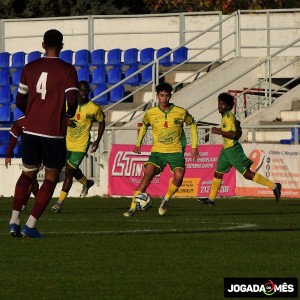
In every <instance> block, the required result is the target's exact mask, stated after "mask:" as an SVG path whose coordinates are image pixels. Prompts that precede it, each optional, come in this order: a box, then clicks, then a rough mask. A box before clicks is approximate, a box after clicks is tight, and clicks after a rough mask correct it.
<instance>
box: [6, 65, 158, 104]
mask: <svg viewBox="0 0 300 300" xmlns="http://www.w3.org/2000/svg"><path fill="white" fill-rule="evenodd" d="M138 70H139V67H137V66H136V67H129V68H127V69H126V70H125V71H124V72H123V71H122V68H121V67H113V68H111V69H110V70H108V71H106V68H105V67H97V68H95V69H94V70H93V71H92V72H91V71H90V69H89V68H81V69H78V70H77V74H78V80H79V81H80V80H85V81H87V82H89V83H90V84H91V85H92V86H93V88H94V86H97V85H99V84H103V83H105V84H107V85H113V84H116V83H118V82H120V81H121V80H122V79H124V78H126V77H129V76H130V75H132V74H133V73H135V72H137V71H138ZM21 72H22V69H19V70H17V71H15V72H14V73H13V74H12V76H10V75H9V71H8V70H0V103H6V102H15V98H16V92H17V86H18V84H19V82H20V77H21ZM152 77H153V76H152V67H147V68H146V69H144V70H142V71H141V72H140V73H138V74H136V75H134V76H133V77H131V78H129V79H128V80H126V82H125V84H129V85H131V86H139V85H141V84H146V83H148V82H149V81H151V80H152Z"/></svg>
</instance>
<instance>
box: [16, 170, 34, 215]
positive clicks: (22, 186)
mask: <svg viewBox="0 0 300 300" xmlns="http://www.w3.org/2000/svg"><path fill="white" fill-rule="evenodd" d="M31 182H32V178H30V177H28V176H27V175H25V174H23V173H22V174H21V176H20V177H19V179H18V181H17V184H16V188H15V195H14V202H13V210H16V211H21V209H22V206H23V204H24V203H25V201H26V200H27V197H28V188H29V186H30V184H31Z"/></svg>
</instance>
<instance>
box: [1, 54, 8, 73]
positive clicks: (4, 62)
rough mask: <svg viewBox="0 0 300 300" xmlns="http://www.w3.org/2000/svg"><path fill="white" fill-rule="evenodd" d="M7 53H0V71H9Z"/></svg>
mask: <svg viewBox="0 0 300 300" xmlns="http://www.w3.org/2000/svg"><path fill="white" fill-rule="evenodd" d="M9 59H10V53H9V52H0V70H2V69H9Z"/></svg>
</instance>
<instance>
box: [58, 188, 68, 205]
mask: <svg viewBox="0 0 300 300" xmlns="http://www.w3.org/2000/svg"><path fill="white" fill-rule="evenodd" d="M67 196H68V193H66V192H64V191H61V192H60V194H59V198H58V201H59V202H60V203H63V202H64V200H65V199H66V198H67Z"/></svg>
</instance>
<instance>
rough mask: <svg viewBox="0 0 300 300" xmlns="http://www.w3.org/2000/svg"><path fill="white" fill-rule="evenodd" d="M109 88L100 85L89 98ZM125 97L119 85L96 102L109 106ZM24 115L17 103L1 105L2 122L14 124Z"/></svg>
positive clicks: (15, 91) (15, 92)
mask: <svg viewBox="0 0 300 300" xmlns="http://www.w3.org/2000/svg"><path fill="white" fill-rule="evenodd" d="M107 88H108V86H107V85H106V84H104V83H103V84H99V85H97V86H96V87H95V89H94V91H91V93H90V95H89V97H90V98H93V97H96V96H98V95H100V94H101V93H103V92H104V91H106V90H107ZM16 94H17V89H15V90H14V97H15V96H16ZM124 95H125V87H124V85H119V86H117V87H115V88H114V89H112V90H111V91H110V92H108V93H106V94H104V95H102V96H100V97H98V98H96V99H95V101H94V102H95V103H97V104H99V105H107V104H109V103H115V102H118V101H119V100H120V99H122V98H123V97H124ZM14 100H15V99H14ZM22 115H23V113H22V112H21V111H20V110H19V109H18V108H17V107H16V106H15V103H11V102H9V101H8V102H2V103H0V122H8V123H10V122H14V121H15V120H17V119H18V118H19V117H20V116H22Z"/></svg>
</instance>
